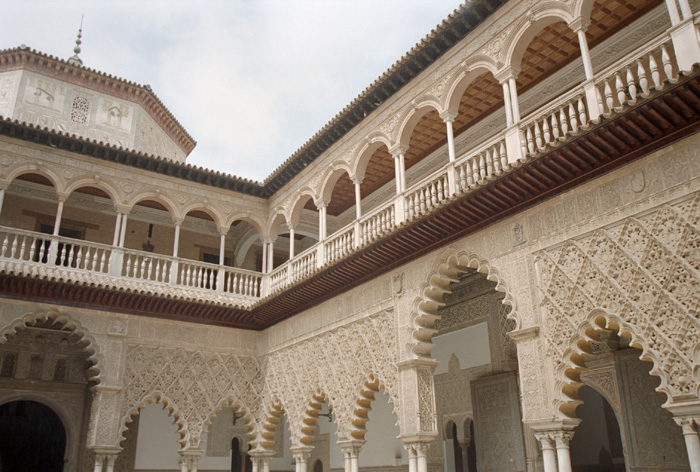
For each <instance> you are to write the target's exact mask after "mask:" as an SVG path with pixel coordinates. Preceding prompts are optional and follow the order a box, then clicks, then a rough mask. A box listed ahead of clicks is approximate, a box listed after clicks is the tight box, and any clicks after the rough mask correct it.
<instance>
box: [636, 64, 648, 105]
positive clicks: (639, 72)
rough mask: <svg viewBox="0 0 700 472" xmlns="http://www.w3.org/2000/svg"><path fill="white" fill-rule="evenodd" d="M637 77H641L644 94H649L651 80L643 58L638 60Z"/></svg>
mask: <svg viewBox="0 0 700 472" xmlns="http://www.w3.org/2000/svg"><path fill="white" fill-rule="evenodd" d="M637 77H638V78H639V87H640V88H641V89H642V96H646V95H648V94H649V80H648V79H647V71H646V69H644V66H643V65H642V60H641V59H640V60H638V61H637Z"/></svg>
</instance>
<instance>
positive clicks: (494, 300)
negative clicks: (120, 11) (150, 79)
mask: <svg viewBox="0 0 700 472" xmlns="http://www.w3.org/2000/svg"><path fill="white" fill-rule="evenodd" d="M695 12H698V13H695ZM696 14H697V15H698V16H697V17H696V16H695V15H696ZM445 17H446V19H445V20H444V21H443V22H442V23H441V24H440V25H438V26H437V27H436V28H435V29H434V30H433V31H431V32H430V33H429V34H428V35H427V36H425V37H424V39H423V40H422V41H421V42H420V43H418V44H417V45H416V46H415V47H414V48H413V49H411V50H410V51H408V52H407V54H406V55H404V56H403V57H402V58H401V59H400V60H399V61H397V62H396V63H395V64H394V65H393V66H391V67H390V68H389V69H388V70H386V72H385V73H384V74H383V75H382V77H381V78H380V79H379V80H377V81H375V82H374V83H372V84H371V85H370V86H368V87H367V88H366V89H365V90H364V92H362V93H361V94H360V95H359V96H357V98H355V99H354V100H353V101H352V102H351V103H350V104H349V105H348V106H347V107H345V108H344V109H343V110H342V111H341V112H339V113H338V114H337V115H336V116H335V117H334V118H333V119H332V120H331V121H330V122H328V123H327V124H326V125H325V126H324V127H323V128H322V129H321V130H320V131H319V132H318V133H316V134H315V135H314V136H313V137H312V138H311V139H310V140H309V141H308V142H307V143H306V144H304V145H303V146H302V147H301V148H300V149H299V150H298V151H297V152H296V153H294V154H293V155H292V156H289V157H288V158H287V157H286V156H280V159H279V162H280V165H279V167H278V168H277V170H275V171H274V172H273V173H272V174H271V175H269V176H268V177H267V178H266V179H265V181H264V182H262V183H259V182H255V181H251V180H248V179H246V178H245V177H246V176H241V177H237V176H233V175H227V174H223V173H221V172H218V171H217V170H215V169H211V170H209V169H204V168H201V167H196V166H193V165H191V164H188V163H187V156H188V155H189V153H190V152H191V151H192V149H193V148H194V146H195V141H194V139H193V137H192V136H190V135H189V134H188V132H187V131H186V130H185V129H184V128H183V126H182V125H181V124H180V123H179V122H178V121H177V119H176V117H175V116H173V115H172V113H171V112H170V111H169V110H168V109H167V108H166V105H167V104H164V103H163V102H161V100H160V99H159V98H158V96H157V95H156V92H157V90H156V91H154V90H151V87H150V86H141V85H138V84H135V83H133V82H131V81H129V80H128V77H127V78H125V79H121V78H117V77H114V76H111V75H108V74H105V73H102V72H100V71H96V70H94V69H92V68H90V64H83V61H82V59H81V57H80V55H79V52H80V51H79V50H78V51H77V52H76V54H75V55H73V56H72V57H68V56H69V55H66V58H65V59H64V58H57V57H53V56H49V55H46V54H44V53H42V52H40V51H36V50H33V49H31V48H28V47H26V46H21V47H12V46H14V45H5V47H11V48H10V49H4V50H2V51H0V117H2V118H1V119H0V471H3V472H16V471H21V472H34V471H38V472H60V471H64V472H117V471H118V472H123V471H138V472H147V471H148V472H178V471H179V472H196V471H199V472H214V471H216V472H219V471H221V472H223V471H231V472H283V471H286V472H291V471H294V472H358V471H366V472H394V471H395V472H400V471H401V472H404V471H405V472H442V471H444V472H476V471H478V472H511V471H523V472H524V471H527V472H536V471H537V472H594V471H595V472H598V471H600V472H623V471H629V472H631V471H638V472H661V471H664V472H667V471H671V472H673V471H678V472H682V471H683V472H686V471H692V472H700V436H698V429H699V426H698V425H699V424H700V315H699V310H700V133H699V132H698V131H699V130H700V66H699V65H697V64H698V63H700V42H699V40H698V38H699V37H700V35H699V33H698V26H697V24H698V23H700V1H698V0H666V1H661V0H595V1H594V0H546V1H545V0H479V1H474V2H472V3H465V4H463V5H459V6H458V7H457V9H456V10H455V11H454V12H452V13H450V12H445ZM172 80H177V78H176V77H174V78H173V79H172ZM285 158H286V159H285Z"/></svg>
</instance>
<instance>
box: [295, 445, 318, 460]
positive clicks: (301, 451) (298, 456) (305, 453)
mask: <svg viewBox="0 0 700 472" xmlns="http://www.w3.org/2000/svg"><path fill="white" fill-rule="evenodd" d="M289 450H290V451H292V457H294V460H295V461H296V462H307V461H308V460H309V457H310V456H311V451H313V450H314V448H313V446H296V447H292V448H290V449H289Z"/></svg>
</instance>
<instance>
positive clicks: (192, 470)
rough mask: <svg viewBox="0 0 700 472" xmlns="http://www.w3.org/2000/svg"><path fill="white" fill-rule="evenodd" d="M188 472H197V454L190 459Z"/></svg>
mask: <svg viewBox="0 0 700 472" xmlns="http://www.w3.org/2000/svg"><path fill="white" fill-rule="evenodd" d="M190 472H199V454H197V455H194V456H192V457H190Z"/></svg>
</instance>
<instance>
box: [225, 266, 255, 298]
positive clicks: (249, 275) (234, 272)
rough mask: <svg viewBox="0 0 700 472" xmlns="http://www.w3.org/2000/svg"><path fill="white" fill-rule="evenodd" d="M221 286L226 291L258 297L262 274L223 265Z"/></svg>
mask: <svg viewBox="0 0 700 472" xmlns="http://www.w3.org/2000/svg"><path fill="white" fill-rule="evenodd" d="M223 287H224V292H226V293H232V294H235V295H242V296H244V297H251V298H260V297H261V296H262V274H260V273H258V272H253V271H247V270H243V269H234V268H231V267H224V281H223Z"/></svg>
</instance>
